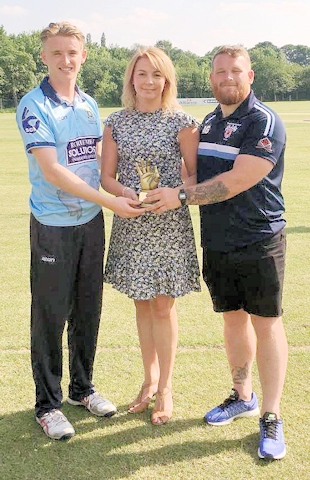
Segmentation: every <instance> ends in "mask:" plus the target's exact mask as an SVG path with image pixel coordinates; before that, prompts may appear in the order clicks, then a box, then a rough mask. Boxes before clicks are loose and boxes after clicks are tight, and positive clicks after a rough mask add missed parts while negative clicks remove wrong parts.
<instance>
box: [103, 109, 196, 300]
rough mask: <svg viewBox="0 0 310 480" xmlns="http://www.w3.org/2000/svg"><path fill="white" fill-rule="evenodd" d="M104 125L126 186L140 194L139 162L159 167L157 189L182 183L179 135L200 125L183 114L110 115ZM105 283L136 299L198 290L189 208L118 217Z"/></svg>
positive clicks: (112, 232) (131, 113)
mask: <svg viewBox="0 0 310 480" xmlns="http://www.w3.org/2000/svg"><path fill="white" fill-rule="evenodd" d="M105 124H106V125H107V126H111V130H112V138H113V139H114V141H115V142H116V143H117V147H118V157H119V159H118V168H117V175H118V179H119V181H120V182H121V183H122V184H123V185H125V186H128V187H130V188H132V189H133V190H135V191H136V192H137V193H139V192H140V190H141V186H140V179H139V175H138V173H137V170H136V168H135V163H136V162H139V161H141V160H144V161H145V160H146V161H149V162H150V164H151V165H152V166H155V165H157V167H158V170H159V174H160V181H159V187H163V186H166V187H176V186H178V185H180V184H181V183H182V180H181V164H182V157H181V152H180V148H179V143H178V140H177V136H178V133H179V132H180V130H182V129H183V128H185V127H189V126H192V125H197V122H196V121H195V119H194V118H193V117H191V116H190V115H188V114H186V113H185V112H182V111H175V112H173V113H168V112H164V111H162V110H161V109H160V110H157V111H155V112H152V113H145V112H138V111H137V110H121V111H118V112H114V113H112V114H111V115H110V116H109V117H108V118H107V119H106V121H105ZM104 280H105V282H107V283H111V284H112V285H113V287H114V288H116V289H117V290H119V291H120V292H123V293H126V294H127V295H128V296H129V297H130V298H133V299H135V300H148V299H151V298H155V297H157V296H158V295H168V296H170V297H174V298H175V297H180V296H183V295H185V294H187V293H189V292H190V291H200V279H199V267H198V261H197V255H196V247H195V240H194V233H193V227H192V222H191V217H190V213H189V210H188V207H187V206H184V207H180V208H178V209H176V210H170V211H167V212H165V213H163V214H162V215H156V214H154V213H152V212H148V213H145V214H144V215H141V216H140V217H137V218H128V219H127V218H120V217H118V216H116V215H114V218H113V225H112V231H111V238H110V244H109V251H108V256H107V262H106V266H105V276H104Z"/></svg>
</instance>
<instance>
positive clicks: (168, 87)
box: [122, 47, 182, 111]
mask: <svg viewBox="0 0 310 480" xmlns="http://www.w3.org/2000/svg"><path fill="white" fill-rule="evenodd" d="M142 57H146V58H148V59H149V61H150V62H151V64H152V65H153V67H155V68H156V69H157V70H158V71H159V72H160V73H161V74H162V75H163V76H164V77H165V79H166V83H165V88H164V90H163V93H162V109H163V110H167V111H174V110H181V109H182V108H181V106H180V105H179V103H178V101H177V80H176V72H175V68H174V65H173V63H172V61H171V59H170V57H168V55H167V54H166V53H165V52H164V51H163V50H162V49H161V48H157V47H139V48H138V49H137V51H136V52H135V53H134V55H133V56H132V58H131V60H130V61H129V63H128V65H127V68H126V71H125V76H124V83H123V93H122V104H123V106H124V107H125V108H127V109H134V108H135V107H136V93H135V90H134V87H133V84H132V78H133V73H134V70H135V66H136V63H137V61H138V60H139V59H140V58H142Z"/></svg>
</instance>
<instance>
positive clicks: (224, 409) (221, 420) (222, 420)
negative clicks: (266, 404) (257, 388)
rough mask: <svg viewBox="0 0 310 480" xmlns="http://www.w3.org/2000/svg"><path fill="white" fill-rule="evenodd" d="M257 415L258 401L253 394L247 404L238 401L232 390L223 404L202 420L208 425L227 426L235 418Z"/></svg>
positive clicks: (237, 395) (237, 396)
mask: <svg viewBox="0 0 310 480" xmlns="http://www.w3.org/2000/svg"><path fill="white" fill-rule="evenodd" d="M255 415H259V408H258V401H257V397H256V395H255V393H254V392H253V393H252V398H251V400H250V401H249V402H245V401H244V400H239V394H238V392H237V390H235V389H234V388H233V389H232V391H231V394H230V396H229V397H228V398H226V400H224V403H222V404H221V405H219V406H218V407H215V408H212V410H210V411H209V412H207V413H206V414H205V416H204V419H205V421H206V422H207V423H209V424H210V425H228V424H229V423H231V422H232V421H233V420H235V418H240V417H253V416H255Z"/></svg>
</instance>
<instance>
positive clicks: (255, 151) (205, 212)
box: [197, 92, 286, 252]
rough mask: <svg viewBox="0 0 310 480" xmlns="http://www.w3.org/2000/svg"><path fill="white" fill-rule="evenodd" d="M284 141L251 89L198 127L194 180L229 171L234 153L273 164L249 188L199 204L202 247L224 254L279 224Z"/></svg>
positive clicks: (281, 222)
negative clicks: (227, 111)
mask: <svg viewBox="0 0 310 480" xmlns="http://www.w3.org/2000/svg"><path fill="white" fill-rule="evenodd" d="M285 143H286V134H285V128H284V125H283V122H282V120H281V119H280V117H279V116H278V115H277V114H276V113H275V112H274V111H272V110H271V109H270V108H268V107H267V106H266V105H264V104H262V103H261V102H260V101H259V100H258V99H257V98H256V97H255V96H254V93H253V92H251V93H250V94H249V96H248V97H247V98H246V100H244V102H243V103H242V104H241V105H240V106H239V107H238V108H237V109H236V110H235V111H234V112H233V113H232V114H231V115H229V116H228V117H225V118H223V115H222V111H221V108H220V106H218V107H217V108H216V109H215V110H214V111H213V112H212V113H210V114H208V115H207V116H206V117H205V119H204V120H203V122H202V125H201V127H200V143H199V150H198V162H197V179H198V182H199V183H201V182H203V181H205V180H208V179H210V178H213V177H214V176H216V175H219V174H220V173H223V172H226V171H228V170H231V169H232V167H233V164H234V161H235V158H236V157H237V155H238V154H248V155H253V156H254V157H262V158H266V159H267V160H269V161H270V162H271V163H272V164H273V165H274V167H273V169H272V170H271V172H270V173H269V174H268V175H267V176H266V177H264V178H263V179H262V180H261V181H260V182H258V183H257V184H256V185H254V186H253V187H252V188H250V189H249V190H247V191H245V192H242V193H240V194H239V195H236V196H235V197H233V198H231V199H229V200H225V201H223V202H220V203H216V204H212V205H203V206H201V207H200V214H201V244H202V247H207V248H208V249H210V250H216V251H222V252H228V251H231V250H235V249H237V248H240V247H243V246H245V245H249V244H252V243H255V242H258V241H262V240H264V239H265V238H266V237H271V236H272V235H274V234H276V233H277V232H279V231H280V230H282V229H283V228H284V226H285V220H284V218H283V213H284V201H283V196H282V194H281V182H282V178H283V168H284V150H285ZM250 161H252V160H250ZM253 168H255V159H254V160H253Z"/></svg>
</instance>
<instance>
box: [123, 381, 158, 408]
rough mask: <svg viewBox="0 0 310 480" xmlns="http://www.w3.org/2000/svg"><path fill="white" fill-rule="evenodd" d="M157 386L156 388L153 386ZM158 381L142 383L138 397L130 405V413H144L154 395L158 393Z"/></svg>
mask: <svg viewBox="0 0 310 480" xmlns="http://www.w3.org/2000/svg"><path fill="white" fill-rule="evenodd" d="M152 387H156V388H152ZM156 390H157V382H154V383H148V384H146V385H144V384H143V385H142V387H141V390H140V392H139V395H138V396H137V398H136V399H135V400H134V401H133V402H132V403H131V404H130V405H129V407H128V412H129V413H142V412H144V411H145V410H146V409H147V408H148V406H149V403H150V401H151V400H152V398H153V397H154V395H156Z"/></svg>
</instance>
